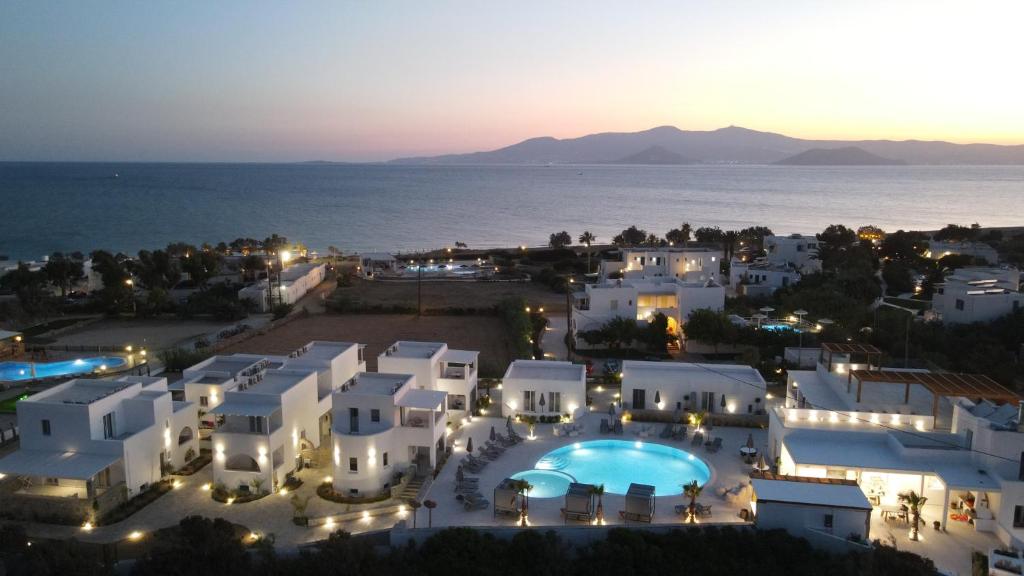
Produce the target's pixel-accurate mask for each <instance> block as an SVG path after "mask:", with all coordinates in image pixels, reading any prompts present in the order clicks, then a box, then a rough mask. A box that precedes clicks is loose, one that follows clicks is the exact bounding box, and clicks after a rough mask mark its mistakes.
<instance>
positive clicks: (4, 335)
mask: <svg viewBox="0 0 1024 576" xmlns="http://www.w3.org/2000/svg"><path fill="white" fill-rule="evenodd" d="M20 334H21V332H11V331H10V330H0V340H7V339H8V338H14V337H15V336H18V335H20Z"/></svg>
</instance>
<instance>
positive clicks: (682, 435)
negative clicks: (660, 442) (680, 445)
mask: <svg viewBox="0 0 1024 576" xmlns="http://www.w3.org/2000/svg"><path fill="white" fill-rule="evenodd" d="M672 439H673V440H686V426H684V425H682V424H676V427H675V430H673V431H672Z"/></svg>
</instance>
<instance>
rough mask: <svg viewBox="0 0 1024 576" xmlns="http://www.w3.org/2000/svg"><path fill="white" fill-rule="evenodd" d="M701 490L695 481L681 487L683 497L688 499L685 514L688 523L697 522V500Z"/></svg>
mask: <svg viewBox="0 0 1024 576" xmlns="http://www.w3.org/2000/svg"><path fill="white" fill-rule="evenodd" d="M702 490H703V488H702V487H701V485H700V484H698V483H697V481H696V480H694V481H692V482H690V483H688V484H684V485H683V496H685V497H687V498H689V499H690V506H689V507H688V508H687V513H688V514H689V516H690V522H696V521H697V498H699V497H700V493H701V491H702Z"/></svg>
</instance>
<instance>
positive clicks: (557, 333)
mask: <svg viewBox="0 0 1024 576" xmlns="http://www.w3.org/2000/svg"><path fill="white" fill-rule="evenodd" d="M567 331H568V326H567V325H566V323H565V317H564V316H548V326H547V329H546V330H544V336H543V337H542V339H541V342H540V346H541V348H542V349H543V350H544V357H545V358H549V359H551V360H567V359H568V358H569V348H568V347H567V346H566V345H565V335H566V333H567Z"/></svg>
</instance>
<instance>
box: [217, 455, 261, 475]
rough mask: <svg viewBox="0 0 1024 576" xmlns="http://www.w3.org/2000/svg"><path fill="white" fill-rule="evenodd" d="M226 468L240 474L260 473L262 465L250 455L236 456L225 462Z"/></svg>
mask: <svg viewBox="0 0 1024 576" xmlns="http://www.w3.org/2000/svg"><path fill="white" fill-rule="evenodd" d="M224 468H225V469H226V470H234V471H238V472H259V471H260V465H259V464H258V463H257V462H256V460H255V459H254V458H253V457H252V456H249V455H248V454H235V455H234V456H232V457H230V458H228V459H227V461H226V462H224Z"/></svg>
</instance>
